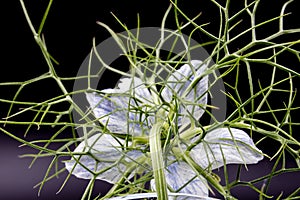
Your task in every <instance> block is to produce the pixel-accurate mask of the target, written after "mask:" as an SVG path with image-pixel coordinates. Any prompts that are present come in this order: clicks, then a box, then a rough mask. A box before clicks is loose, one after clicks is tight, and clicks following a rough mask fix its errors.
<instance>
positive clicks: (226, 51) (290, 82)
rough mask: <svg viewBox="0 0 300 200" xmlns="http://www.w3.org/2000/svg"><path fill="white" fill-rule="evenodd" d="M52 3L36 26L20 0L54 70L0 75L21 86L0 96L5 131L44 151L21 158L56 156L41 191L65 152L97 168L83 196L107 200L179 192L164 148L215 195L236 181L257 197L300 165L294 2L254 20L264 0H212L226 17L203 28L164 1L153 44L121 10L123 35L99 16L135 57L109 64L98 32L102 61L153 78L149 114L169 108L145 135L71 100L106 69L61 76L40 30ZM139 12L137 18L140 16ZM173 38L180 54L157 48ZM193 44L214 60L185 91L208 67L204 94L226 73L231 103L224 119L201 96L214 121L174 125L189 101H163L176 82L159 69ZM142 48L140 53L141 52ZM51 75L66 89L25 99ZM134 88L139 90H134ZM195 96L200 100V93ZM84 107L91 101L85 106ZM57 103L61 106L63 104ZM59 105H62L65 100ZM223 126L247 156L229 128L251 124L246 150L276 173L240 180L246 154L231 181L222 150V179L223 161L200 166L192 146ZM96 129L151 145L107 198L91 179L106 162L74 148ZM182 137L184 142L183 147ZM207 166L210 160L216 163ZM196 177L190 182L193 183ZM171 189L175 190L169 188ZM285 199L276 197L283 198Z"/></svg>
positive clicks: (180, 59) (299, 61)
mask: <svg viewBox="0 0 300 200" xmlns="http://www.w3.org/2000/svg"><path fill="white" fill-rule="evenodd" d="M52 2H53V0H49V4H48V7H47V8H46V11H45V13H44V16H43V17H42V19H41V23H40V24H39V25H38V29H36V28H35V26H37V25H35V24H32V21H31V19H30V17H29V15H30V13H28V12H27V9H26V5H25V4H24V2H23V0H20V3H21V7H22V9H23V11H24V14H25V18H26V20H27V22H28V25H29V28H30V30H31V32H32V33H33V36H34V39H35V41H36V43H37V45H38V46H39V47H40V50H41V52H42V54H43V56H44V59H45V61H46V63H47V66H48V72H46V73H44V74H41V75H39V76H37V77H34V78H32V79H30V80H26V81H22V82H0V88H3V87H6V88H12V87H17V88H18V89H17V91H16V92H15V94H14V96H13V98H12V99H5V98H1V97H0V102H2V103H4V104H7V105H8V107H9V109H8V111H7V115H6V116H1V117H3V118H2V119H1V120H0V124H1V126H0V131H1V132H3V133H5V134H7V135H8V136H10V137H12V138H14V139H15V140H17V141H19V142H21V143H22V145H25V146H28V147H31V148H33V149H35V150H37V151H38V153H36V154H26V155H22V157H31V158H32V163H31V165H33V164H34V163H35V162H36V160H37V159H39V158H43V157H50V158H51V159H52V161H51V162H50V163H49V166H48V169H47V170H46V173H45V176H44V179H43V180H41V182H40V183H38V184H37V185H36V187H39V192H40V191H41V189H42V188H43V187H44V184H45V183H46V182H47V181H49V180H51V179H53V178H56V177H57V176H59V177H60V178H62V177H63V176H60V175H61V174H65V172H66V171H67V170H66V168H65V167H62V168H58V167H57V166H58V165H59V163H61V162H62V161H64V162H65V161H67V160H70V159H73V160H75V163H76V165H79V166H82V167H83V168H85V169H86V170H87V171H90V173H91V174H92V178H90V182H89V184H88V185H87V186H86V189H85V192H84V193H83V194H82V197H81V198H82V199H94V198H95V199H98V198H99V199H101V198H103V199H106V198H112V197H118V196H123V197H124V199H126V195H129V196H128V199H132V198H137V199H138V198H146V197H149V198H150V197H158V199H167V198H168V195H169V196H176V195H180V194H176V192H177V191H172V190H171V189H170V187H168V184H167V183H166V182H167V181H166V177H165V176H166V174H167V172H166V170H164V165H165V161H164V159H167V158H166V157H167V156H168V155H165V154H167V153H166V152H171V151H172V152H176V156H174V160H175V161H174V162H176V161H179V160H182V161H184V162H185V163H186V164H188V166H189V167H190V168H191V170H192V171H193V173H195V174H196V177H197V178H203V179H205V180H206V181H207V183H206V182H205V183H206V185H205V187H207V188H208V189H209V191H210V192H211V194H212V195H210V196H212V197H213V194H216V195H218V196H222V197H223V198H225V199H235V198H239V197H238V196H236V195H235V196H233V195H232V194H231V190H232V189H234V188H236V187H240V186H243V187H245V186H246V187H249V188H251V189H253V190H254V191H256V192H257V198H259V199H269V198H274V197H273V196H272V195H270V194H269V191H268V189H269V187H270V184H271V182H272V179H273V178H274V177H275V176H279V175H281V174H284V173H295V172H299V171H300V140H299V138H300V137H299V133H297V132H296V128H297V126H299V125H300V121H299V120H298V119H297V118H296V116H297V114H298V113H299V109H300V107H299V106H300V105H296V103H297V102H296V101H297V100H298V101H299V97H298V96H299V95H298V94H297V89H296V88H297V85H296V84H297V83H298V84H299V83H300V82H299V80H300V68H299V67H300V56H299V53H300V49H299V43H300V39H298V40H294V39H291V40H290V39H289V37H286V36H289V35H293V36H294V35H297V36H298V38H300V37H299V36H300V28H295V29H285V24H284V22H285V16H286V15H288V13H286V12H285V9H286V8H287V7H288V6H293V3H294V2H293V0H290V1H287V2H286V3H284V4H283V5H282V8H281V12H280V13H278V16H277V17H275V18H270V19H268V20H266V21H263V22H259V23H257V22H256V18H257V14H256V13H257V9H258V8H259V5H260V3H261V1H260V0H253V1H250V2H248V1H247V0H245V1H244V7H243V8H242V9H240V10H239V11H238V12H235V13H234V14H232V13H231V12H230V9H231V7H230V0H227V1H226V2H225V3H224V4H223V3H220V2H221V1H218V0H210V2H211V3H212V5H214V6H215V7H216V8H217V9H218V10H219V13H215V15H216V16H218V17H219V22H220V23H219V30H218V33H217V34H215V33H211V32H209V31H208V30H207V28H206V27H207V26H209V25H208V24H199V23H198V19H200V18H201V15H198V16H189V14H188V13H187V12H186V11H184V9H182V8H181V3H180V2H177V0H175V1H170V7H169V8H168V9H167V10H166V13H165V15H164V17H163V19H162V23H161V27H160V32H161V37H160V40H159V41H157V45H156V46H149V45H147V44H145V43H143V42H142V41H140V40H139V31H137V32H136V33H133V32H131V30H129V29H128V28H127V27H126V25H125V24H123V23H122V19H118V18H117V17H116V16H114V15H113V16H114V17H115V19H116V21H117V22H118V23H119V24H120V26H122V27H123V28H124V30H125V32H126V33H127V34H126V35H121V34H117V33H115V32H114V31H113V30H112V29H111V28H110V26H109V25H107V24H104V23H101V22H97V23H98V24H99V29H101V30H103V31H108V32H109V33H110V34H111V36H112V38H113V39H114V41H115V43H116V44H117V45H118V47H119V48H120V50H121V52H122V56H125V57H126V59H127V61H128V63H129V65H130V66H129V72H124V71H122V70H120V69H117V68H113V67H111V66H109V65H108V64H107V63H105V62H104V61H103V60H102V58H101V52H98V51H97V48H96V42H95V40H94V41H93V44H94V46H93V48H92V53H93V54H92V55H93V56H95V58H97V60H98V61H99V63H101V65H102V67H103V68H102V69H101V70H109V71H112V72H114V73H116V74H118V75H119V76H123V77H127V78H128V77H131V78H132V77H133V76H136V75H137V76H139V77H140V78H141V79H143V81H144V82H146V83H147V86H149V87H148V90H149V91H150V93H151V95H152V97H153V99H154V100H153V104H152V102H150V103H149V105H146V106H145V107H147V106H148V107H149V110H150V111H148V110H147V112H148V113H150V114H149V115H150V116H151V113H152V111H153V113H154V111H155V112H157V113H159V116H164V118H163V119H160V117H157V113H156V115H155V114H153V117H154V118H155V117H156V118H155V119H156V121H157V123H155V124H154V125H153V126H152V127H151V130H150V135H149V137H148V136H145V135H137V136H134V135H130V134H129V133H128V134H120V133H110V131H109V123H110V122H109V121H107V124H103V122H102V121H101V120H99V119H97V116H94V115H93V107H91V108H90V109H88V110H83V109H82V108H81V107H80V106H79V105H78V104H77V102H75V101H74V99H72V95H75V94H85V93H91V92H98V93H101V91H99V90H97V88H91V87H89V86H90V84H89V82H90V80H91V79H93V78H97V77H98V76H99V74H101V71H99V72H98V73H96V74H91V66H87V71H86V75H85V76H80V77H60V76H59V75H58V74H57V72H56V63H57V62H56V60H54V58H52V56H51V54H50V53H51V52H50V53H49V52H48V50H47V47H46V43H45V39H44V38H43V35H42V33H43V28H44V26H45V22H46V20H47V17H48V13H49V11H50V9H51V5H52ZM245 16H246V17H247V18H248V19H250V24H249V26H248V27H247V28H245V29H243V30H241V31H238V32H236V29H238V28H239V26H240V23H241V21H242V20H243V19H244V18H245ZM168 18H172V19H174V20H175V24H176V26H177V27H176V28H177V29H176V30H169V29H167V28H166V27H167V26H168V25H167V22H168V21H167V19H168ZM139 20H140V19H139V18H138V24H139ZM274 22H277V24H278V30H277V31H276V32H275V33H272V34H270V35H268V36H264V37H261V36H260V35H259V34H258V32H259V31H258V30H261V29H262V28H263V27H264V26H266V25H267V24H269V23H274ZM140 28H141V27H138V28H137V30H139V29H140ZM239 30H240V29H239ZM183 34H187V35H188V36H189V40H188V41H185V39H184V37H183ZM197 34H203V35H205V36H206V37H207V38H208V39H207V41H205V42H204V43H201V44H198V45H196V46H191V43H190V39H192V38H193V37H195V36H196V35H197ZM283 36H285V37H283ZM172 37H173V38H176V40H174V44H173V45H174V46H175V45H176V44H175V43H176V42H177V41H185V49H184V51H182V52H180V53H179V54H176V55H172V54H171V53H170V54H169V55H167V56H166V58H164V56H161V54H162V52H163V49H162V46H163V44H164V42H166V41H168V40H169V39H170V38H172ZM245 37H246V38H247V39H248V40H249V42H247V43H246V44H245V45H244V44H243V45H242V46H240V47H239V48H238V49H235V48H232V47H231V45H232V44H233V43H236V42H239V41H240V40H241V38H245ZM292 38H294V37H292ZM197 48H208V49H211V50H210V52H209V57H207V58H206V60H202V61H203V63H205V64H207V65H209V68H207V70H206V71H205V72H203V74H200V75H199V77H198V78H197V77H196V78H195V79H194V81H193V82H192V83H191V84H190V85H189V86H188V88H187V91H189V90H193V87H194V86H195V85H197V84H198V83H199V82H201V80H202V79H203V78H204V77H205V76H213V77H214V81H213V82H211V81H209V86H208V88H207V90H206V91H205V92H204V94H203V95H208V96H209V98H213V97H212V94H211V88H212V87H214V86H215V84H217V82H218V81H220V80H221V81H223V82H224V85H225V90H224V91H220V92H221V93H222V94H224V95H225V96H226V98H227V102H226V103H227V105H228V109H227V114H226V117H225V119H224V120H222V121H219V120H218V119H216V118H215V117H214V116H213V114H212V113H213V110H214V109H219V108H218V107H216V106H214V105H210V103H206V102H207V101H206V102H205V103H202V104H201V103H198V104H199V105H198V106H200V107H201V108H202V109H203V110H204V116H205V117H206V118H209V119H211V123H210V124H209V123H205V124H202V121H201V120H202V119H200V122H199V121H198V120H197V119H196V120H195V118H197V117H195V116H193V115H192V114H191V113H189V114H188V118H190V119H191V122H190V124H188V125H189V126H186V127H185V125H184V124H183V125H182V124H181V125H178V122H177V120H176V119H177V118H176V116H177V115H178V113H179V112H180V111H178V109H177V108H179V106H177V105H184V104H185V103H186V102H185V99H184V98H181V97H182V96H180V95H178V96H176V95H175V96H174V97H173V99H172V100H173V101H172V103H173V104H171V103H170V105H167V104H162V102H161V101H160V98H161V96H162V94H163V89H160V88H163V87H164V86H166V85H168V84H171V83H169V82H167V81H166V80H164V79H163V78H161V77H162V75H161V74H162V73H163V72H168V74H169V76H171V75H172V73H173V72H174V70H175V69H179V67H180V66H182V65H183V64H186V63H188V62H190V61H191V55H190V51H191V50H193V49H197ZM140 52H142V55H141V53H140ZM284 57H288V58H291V59H293V60H294V62H293V64H292V65H289V64H286V63H285V62H284V61H285V60H284V59H283V58H284ZM260 70H261V72H260ZM146 71H150V72H151V76H149V77H145V75H144V74H146ZM170 74H171V75H170ZM261 74H263V77H260V75H261ZM264 74H266V75H264ZM45 79H52V80H54V82H53V84H54V85H55V84H56V85H55V87H57V86H58V88H60V94H59V95H57V96H53V97H51V98H49V99H47V100H43V101H40V102H32V101H26V100H19V95H20V94H21V93H22V92H23V90H24V88H26V87H28V86H30V85H34V84H40V83H41V82H42V81H43V80H45ZM78 79H84V80H86V82H87V83H88V87H87V88H85V89H80V90H74V91H68V90H67V89H66V83H65V82H66V81H76V80H78ZM131 84H134V83H131ZM48 88H49V87H48ZM130 92H134V90H132V91H130ZM186 96H188V95H186ZM131 97H132V98H133V99H134V97H135V96H134V94H132V96H131ZM105 98H107V99H109V98H110V97H109V96H107V95H106V96H105V95H104V99H105ZM198 98H199V99H200V101H201V98H202V97H198ZM111 99H113V97H111ZM199 99H197V101H196V102H195V104H197V102H198V101H199ZM100 103H101V102H100ZM150 104H151V105H150ZM174 105H175V106H174ZM86 106H87V107H88V106H89V105H86ZM176 106H177V107H176ZM189 106H190V105H189ZM58 107H59V109H58V110H57V108H58ZM62 107H63V109H61V108H62ZM96 107H97V106H96ZM20 108H21V109H20ZM128 109H129V108H128ZM138 109H139V110H138V112H141V113H147V112H146V111H145V109H147V108H143V107H142V106H141V107H139V108H138ZM151 109H152V110H151ZM166 110H168V112H167V114H166V113H164V114H160V112H165V111H166ZM74 113H76V114H77V115H80V118H81V120H80V122H75V121H74V120H73V118H72V116H73V114H74ZM201 115H202V114H201ZM22 116H32V118H28V119H27V121H25V120H18V119H23V118H22ZM98 118H99V117H98ZM158 118H159V120H158ZM297 120H298V121H297ZM99 121H100V122H99ZM128 123H129V122H128ZM6 126H20V127H22V128H24V127H25V129H24V136H26V135H27V133H30V132H31V131H32V130H34V131H36V132H38V130H39V129H40V127H49V128H51V129H49V130H53V132H52V133H51V134H49V135H51V136H50V137H49V138H47V139H36V140H33V141H27V140H26V137H18V136H16V135H15V134H14V132H13V131H11V130H10V129H8V128H6ZM79 129H80V130H82V132H83V133H84V134H83V135H79V134H77V131H78V130H79ZM218 129H219V130H221V129H222V130H225V129H228V130H227V132H228V133H230V134H231V136H232V138H230V139H228V138H226V137H224V138H222V137H220V138H215V141H218V142H220V141H221V142H220V143H222V139H223V140H230V142H232V143H233V146H234V147H235V148H236V151H237V152H239V154H241V157H243V156H242V154H243V152H244V149H243V148H242V145H241V144H240V143H242V142H243V140H239V139H238V138H235V137H233V135H234V131H236V130H243V131H245V132H246V133H247V134H248V135H249V136H250V138H251V139H253V141H254V144H255V145H254V146H251V145H248V144H246V145H248V146H249V148H250V150H252V151H254V152H256V153H259V154H261V155H262V156H263V157H264V158H265V159H267V160H268V162H272V163H273V167H272V170H271V171H270V173H269V174H266V175H264V176H262V177H259V178H255V179H254V180H247V181H245V180H243V179H241V177H240V175H241V173H242V170H243V169H244V168H247V165H246V164H250V163H247V162H246V160H244V161H243V162H240V165H239V167H238V170H237V173H236V177H235V178H234V180H232V178H231V177H229V173H228V166H226V163H227V162H228V164H230V161H226V155H222V156H221V158H223V161H222V165H219V166H218V167H221V166H224V167H223V168H222V169H223V173H224V178H223V179H224V180H222V181H220V180H219V176H218V175H217V174H216V173H218V172H215V171H212V170H213V169H216V168H218V167H214V166H209V167H207V168H203V167H202V166H200V164H199V163H197V162H196V161H195V160H193V159H192V152H193V149H195V148H196V147H197V146H199V145H203V146H204V147H205V145H206V146H208V148H209V145H210V144H206V143H205V142H206V141H212V139H211V140H209V139H207V140H205V139H206V138H208V137H209V134H208V133H212V132H214V131H216V130H218ZM99 132H101V134H104V135H105V134H107V135H109V136H111V137H113V138H114V139H115V142H118V143H119V147H117V146H116V147H115V149H114V150H115V151H120V154H122V155H123V157H127V154H128V153H129V152H130V151H131V150H132V149H130V148H131V147H132V148H135V147H139V146H138V145H140V146H142V145H144V146H146V147H147V148H145V149H146V150H148V151H146V150H145V149H143V150H145V152H144V153H145V156H144V157H139V159H137V160H134V164H132V162H133V161H132V162H130V163H131V164H128V165H126V170H125V171H124V173H123V174H122V176H121V177H120V179H119V180H118V181H117V183H115V184H114V186H113V187H112V188H111V190H110V191H109V192H108V193H107V194H101V195H102V196H101V197H100V195H99V196H98V197H95V196H93V195H92V192H93V191H94V190H97V188H94V184H95V181H96V179H97V177H99V176H101V174H102V173H105V171H107V170H109V169H105V168H104V169H103V170H102V171H99V172H97V173H95V172H93V171H91V170H90V169H89V168H88V167H87V166H84V164H82V163H83V162H81V161H80V158H81V157H84V156H86V155H92V156H93V153H92V151H90V150H87V151H82V152H74V151H73V149H74V148H76V147H78V145H79V143H81V142H86V143H88V138H90V137H91V136H93V135H95V134H96V133H99ZM101 136H102V135H101ZM205 136H206V137H205ZM195 138H196V139H197V140H196V139H195ZM122 141H125V142H124V144H126V145H124V144H123V143H122ZM241 141H242V142H241ZM182 143H184V145H185V146H184V147H183V146H182ZM224 143H225V142H224ZM270 143H272V146H273V149H272V151H270V152H269V151H268V148H267V147H266V146H265V145H268V144H270ZM52 144H60V145H59V147H57V148H56V149H53V148H52ZM131 144H132V145H131ZM147 145H148V146H147ZM222 145H223V144H222ZM222 145H221V144H220V152H221V154H223V151H224V152H225V150H226V149H225V148H224V150H223V149H222V148H221V146H222ZM120 146H121V148H120ZM255 146H256V147H257V148H258V149H259V150H261V152H259V150H257V149H256V148H255ZM148 147H149V148H148ZM83 149H84V148H83ZM120 149H121V150H120ZM204 153H205V152H204ZM208 154H209V153H208ZM174 155H175V153H174ZM128 157H129V156H128ZM175 157H176V158H175ZM207 157H209V156H207ZM129 158H130V157H129ZM287 158H288V159H290V160H292V162H293V167H289V166H287ZM95 159H96V158H95ZM118 162H119V163H118ZM118 162H116V163H114V164H115V165H121V164H123V163H121V162H123V161H122V160H121V158H120V160H119V161H118ZM166 162H167V161H166ZM252 163H255V162H252ZM210 165H213V164H212V163H210ZM137 168H138V169H139V172H140V171H142V172H143V173H140V174H139V173H137V175H134V176H131V172H132V171H133V170H136V169H137ZM53 169H54V170H53ZM152 169H153V170H152ZM220 169H221V168H220ZM73 170H75V167H73V169H71V173H69V174H68V175H67V176H66V177H64V178H65V179H64V182H63V184H62V185H61V187H60V189H59V191H61V190H63V188H64V186H65V185H66V184H67V182H68V180H69V178H70V177H71V176H72V171H73ZM53 171H54V173H53ZM153 179H154V182H155V184H156V187H155V189H151V188H149V187H148V184H149V182H150V181H151V180H153ZM192 181H193V179H191V180H190V182H192ZM190 182H188V183H187V185H188V184H189V183H190ZM183 187H184V186H183ZM168 190H170V192H169V194H168ZM59 191H58V192H59ZM135 195H136V196H135ZM147 195H148V196H147ZM186 195H187V196H189V195H190V198H191V199H197V198H196V197H192V196H193V194H186ZM276 198H277V197H276ZM280 198H281V197H280V196H279V197H278V199H280ZM285 198H287V199H297V198H300V195H299V188H298V189H296V190H295V191H294V192H292V193H291V194H285ZM122 199H123V198H122ZM199 199H200V198H199Z"/></svg>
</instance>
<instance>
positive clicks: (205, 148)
mask: <svg viewBox="0 0 300 200" xmlns="http://www.w3.org/2000/svg"><path fill="white" fill-rule="evenodd" d="M206 71H207V66H206V65H205V64H204V63H202V62H201V61H197V60H192V61H191V62H190V63H189V64H184V65H183V66H181V68H179V69H178V70H176V71H173V72H171V73H170V76H169V77H168V78H167V79H166V81H165V82H164V83H163V84H162V89H161V90H157V89H155V87H153V82H146V81H143V80H142V79H140V78H138V77H133V78H123V79H121V80H120V83H119V84H118V87H117V88H115V89H105V90H102V91H101V93H100V94H95V93H88V94H87V100H88V102H89V104H90V107H91V109H92V111H93V113H94V115H95V117H96V118H97V120H98V121H99V122H100V123H101V124H102V126H104V127H105V128H104V129H103V131H102V132H99V133H96V134H94V135H93V136H91V137H90V138H88V139H86V140H84V141H82V142H81V143H80V145H79V146H78V147H77V148H76V149H75V150H74V153H83V152H87V153H86V154H83V155H76V156H73V157H72V159H71V160H70V161H68V162H66V168H67V170H68V171H70V172H71V173H72V174H74V175H75V176H77V177H78V178H84V179H92V178H93V177H96V179H101V180H104V181H107V182H109V183H112V184H115V183H117V182H119V181H120V180H122V179H123V180H124V179H127V180H128V179H130V178H132V177H133V176H134V175H135V174H141V175H143V174H145V173H149V172H151V169H152V167H151V162H150V156H149V144H148V137H149V131H150V130H151V128H152V127H153V125H154V123H155V121H156V120H157V119H156V117H157V115H156V113H157V112H158V110H163V111H164V112H163V114H162V115H161V116H160V117H161V118H162V119H163V120H165V121H166V123H165V126H164V131H163V132H161V133H158V134H162V135H163V136H162V140H163V142H162V143H163V145H164V152H163V153H164V155H165V157H164V158H165V176H166V182H167V184H168V186H169V189H170V190H171V191H172V192H176V193H186V194H192V195H197V196H202V197H208V184H207V181H206V179H205V178H204V177H203V176H201V174H199V173H197V171H196V170H195V165H196V166H198V167H200V168H201V169H203V170H213V169H216V168H218V167H221V166H223V165H224V164H234V163H235V164H254V163H257V162H258V161H260V160H261V159H262V158H263V156H262V152H261V151H260V150H259V149H258V148H257V147H256V146H255V145H254V143H253V141H252V139H251V138H250V137H249V136H248V135H247V134H246V133H245V132H244V131H242V130H239V129H235V128H230V127H221V128H211V129H207V130H204V129H203V128H197V123H198V120H199V119H200V117H201V116H202V115H203V113H204V112H205V108H206V106H207V101H208V75H207V74H206ZM203 130H204V131H203ZM184 155H185V156H186V157H184ZM187 158H188V159H187ZM151 187H152V188H153V189H155V183H154V181H153V180H152V181H151Z"/></svg>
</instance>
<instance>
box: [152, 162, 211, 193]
mask: <svg viewBox="0 0 300 200" xmlns="http://www.w3.org/2000/svg"><path fill="white" fill-rule="evenodd" d="M165 176H166V181H167V184H168V185H169V186H170V187H171V188H172V189H173V190H174V191H175V192H176V193H186V194H192V195H197V196H201V197H208V188H207V183H206V180H205V179H204V178H202V177H201V179H200V178H199V177H197V175H196V173H195V172H194V171H193V170H192V169H191V168H190V166H189V165H188V164H186V163H185V162H174V163H172V164H171V165H169V166H168V167H167V170H165ZM151 188H152V189H155V182H154V180H151ZM181 198H182V199H185V198H186V197H177V198H176V199H181Z"/></svg>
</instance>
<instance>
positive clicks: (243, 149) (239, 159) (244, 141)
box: [190, 128, 263, 169]
mask: <svg viewBox="0 0 300 200" xmlns="http://www.w3.org/2000/svg"><path fill="white" fill-rule="evenodd" d="M190 156H191V157H192V158H193V159H194V160H195V162H197V163H198V164H199V165H200V166H201V167H202V168H204V169H205V168H207V167H211V168H212V169H216V168H219V167H221V166H223V165H224V164H256V163H258V162H259V161H260V160H262V159H263V155H262V152H261V151H260V150H259V149H258V148H257V147H256V146H255V144H254V143H253V140H252V139H251V138H250V137H249V136H248V135H247V133H245V132H244V131H242V130H239V129H235V128H230V129H228V128H219V129H215V130H213V131H210V132H208V133H207V134H206V136H205V137H204V139H203V141H202V142H201V143H199V144H198V145H196V146H195V147H194V148H193V149H192V150H191V151H190ZM224 160H225V163H224Z"/></svg>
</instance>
